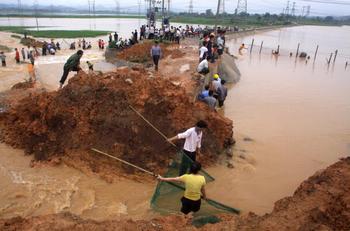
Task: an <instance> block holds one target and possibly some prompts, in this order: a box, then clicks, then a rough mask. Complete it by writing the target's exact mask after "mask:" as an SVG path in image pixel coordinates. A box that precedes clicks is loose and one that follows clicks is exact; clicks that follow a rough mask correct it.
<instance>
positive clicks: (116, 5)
mask: <svg viewBox="0 0 350 231" xmlns="http://www.w3.org/2000/svg"><path fill="white" fill-rule="evenodd" d="M114 1H115V12H116V13H117V14H120V4H119V0H114ZM139 4H140V3H139Z"/></svg>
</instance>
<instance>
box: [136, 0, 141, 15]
mask: <svg viewBox="0 0 350 231" xmlns="http://www.w3.org/2000/svg"><path fill="white" fill-rule="evenodd" d="M137 4H138V6H139V16H141V0H138V2H137Z"/></svg>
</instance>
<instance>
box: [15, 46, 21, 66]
mask: <svg viewBox="0 0 350 231" xmlns="http://www.w3.org/2000/svg"><path fill="white" fill-rule="evenodd" d="M15 51H16V56H15V60H16V63H19V61H20V60H19V52H18V50H17V48H15Z"/></svg>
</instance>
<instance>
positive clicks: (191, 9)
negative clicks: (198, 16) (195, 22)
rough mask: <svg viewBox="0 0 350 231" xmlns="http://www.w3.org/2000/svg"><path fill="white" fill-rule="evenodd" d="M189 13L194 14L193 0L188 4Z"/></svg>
mask: <svg viewBox="0 0 350 231" xmlns="http://www.w3.org/2000/svg"><path fill="white" fill-rule="evenodd" d="M188 13H189V14H193V0H190V4H189V6H188Z"/></svg>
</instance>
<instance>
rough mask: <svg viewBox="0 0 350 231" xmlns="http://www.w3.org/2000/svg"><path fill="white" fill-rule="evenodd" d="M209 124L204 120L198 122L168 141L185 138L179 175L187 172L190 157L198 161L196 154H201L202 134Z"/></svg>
mask: <svg viewBox="0 0 350 231" xmlns="http://www.w3.org/2000/svg"><path fill="white" fill-rule="evenodd" d="M207 127H208V125H207V123H206V122H204V121H203V120H200V121H198V122H197V124H196V126H195V127H192V128H189V129H187V131H185V132H183V133H179V134H177V135H176V136H174V137H172V138H169V139H168V141H169V142H172V141H174V140H179V139H185V144H184V147H183V154H184V155H183V156H182V160H181V165H180V170H179V176H182V175H183V174H185V173H186V172H187V170H188V168H189V167H190V161H189V160H188V158H190V159H191V160H192V161H194V162H195V161H196V159H197V158H196V155H197V154H198V156H200V155H201V153H200V149H201V143H202V135H203V129H205V128H207Z"/></svg>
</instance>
